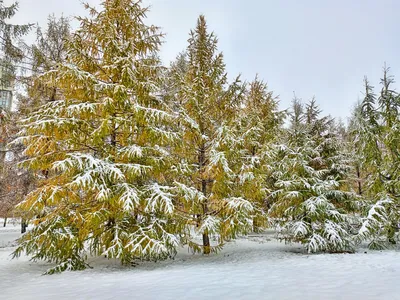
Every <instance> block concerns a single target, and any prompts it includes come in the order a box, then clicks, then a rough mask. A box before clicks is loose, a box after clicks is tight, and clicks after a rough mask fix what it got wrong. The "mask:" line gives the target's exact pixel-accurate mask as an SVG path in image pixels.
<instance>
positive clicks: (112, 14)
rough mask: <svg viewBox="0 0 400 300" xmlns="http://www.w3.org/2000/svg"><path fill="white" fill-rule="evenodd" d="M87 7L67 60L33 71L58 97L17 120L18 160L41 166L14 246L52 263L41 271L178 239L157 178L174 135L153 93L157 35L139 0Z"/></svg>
mask: <svg viewBox="0 0 400 300" xmlns="http://www.w3.org/2000/svg"><path fill="white" fill-rule="evenodd" d="M85 6H86V9H88V11H89V12H90V16H89V17H87V18H78V20H79V21H80V28H79V29H78V30H77V31H76V32H75V33H74V34H73V36H72V38H71V40H70V41H69V42H68V43H67V51H68V54H67V58H66V62H65V63H60V64H58V65H57V66H56V68H54V69H53V70H51V71H49V72H46V73H45V74H44V75H43V76H42V77H41V80H42V81H43V82H45V83H47V84H51V85H53V86H55V87H57V88H58V89H59V90H60V91H61V92H62V95H63V98H62V99H61V100H55V101H50V102H48V103H47V104H45V105H44V106H42V107H41V108H40V109H39V110H37V111H36V112H33V113H32V114H31V115H30V116H29V117H28V118H27V119H25V120H24V121H23V122H22V123H23V128H24V129H23V130H22V132H21V137H20V141H23V142H24V143H25V145H26V147H27V148H26V151H25V154H26V155H27V156H28V159H27V160H26V161H25V162H24V165H25V166H26V167H28V168H29V169H31V170H34V171H40V170H49V174H48V176H47V177H46V178H42V180H41V182H40V183H39V186H38V188H37V189H35V190H34V191H33V192H31V193H30V194H29V195H28V196H27V197H26V199H25V201H23V202H22V203H21V204H20V205H19V206H18V209H20V210H21V211H24V212H26V213H27V214H29V216H30V220H31V222H32V223H33V224H35V226H34V227H33V229H32V230H30V231H29V232H28V233H26V234H25V235H24V236H23V237H22V238H21V239H20V241H19V246H18V247H17V249H16V250H15V252H14V255H15V256H18V255H20V254H21V253H22V252H26V253H27V254H28V255H30V256H31V257H32V259H33V260H46V261H51V262H55V263H57V265H56V266H55V267H54V268H52V269H50V270H49V271H48V272H49V273H53V272H57V271H63V270H77V269H83V268H85V267H86V266H87V258H88V257H89V256H100V255H104V256H106V257H108V258H117V259H119V260H121V261H122V262H123V263H130V262H131V261H132V260H133V259H135V258H142V259H159V258H165V257H168V256H170V255H173V254H174V252H175V249H176V246H177V243H178V240H177V239H176V237H175V235H174V234H173V233H174V227H175V226H176V225H175V222H173V220H172V218H171V216H172V215H173V213H174V205H173V199H172V193H171V188H170V187H168V186H167V185H166V179H165V178H164V171H165V169H167V168H170V166H169V162H168V152H167V147H166V145H167V144H169V143H170V142H171V140H172V139H174V138H175V136H176V135H175V133H174V132H172V131H169V130H168V128H170V126H168V123H169V122H171V121H172V117H171V115H170V114H168V113H167V112H166V110H165V109H164V105H163V103H162V101H161V100H160V98H159V97H158V96H157V91H158V89H159V84H160V80H159V76H160V74H161V64H160V61H159V59H158V56H157V54H158V50H159V47H160V44H161V39H162V34H161V33H160V31H159V28H158V27H155V26H149V25H146V24H145V23H144V19H145V17H146V12H147V8H143V7H142V6H141V2H140V1H133V0H104V1H103V2H102V8H101V10H97V9H95V8H93V7H90V6H89V5H85Z"/></svg>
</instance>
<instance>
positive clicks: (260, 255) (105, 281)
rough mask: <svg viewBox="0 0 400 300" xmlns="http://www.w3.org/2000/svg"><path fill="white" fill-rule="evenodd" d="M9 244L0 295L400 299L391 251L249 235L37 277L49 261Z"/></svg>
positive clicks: (3, 254)
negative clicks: (196, 250)
mask: <svg viewBox="0 0 400 300" xmlns="http://www.w3.org/2000/svg"><path fill="white" fill-rule="evenodd" d="M17 228H18V227H17ZM18 229H19V228H18ZM10 232H11V233H13V234H14V236H18V230H17V229H16V228H14V231H13V230H10V231H8V234H10ZM4 236H7V231H3V230H1V231H0V240H2V239H3V238H4ZM6 239H7V237H6ZM13 249H14V248H13V247H3V248H1V247H0V298H1V299H174V300H175V299H296V300H299V299H300V300H301V299H308V300H309V299H363V300H368V299H400V287H399V285H398V280H399V278H400V277H399V275H400V253H399V252H397V251H383V252H379V251H378V252H371V251H368V253H367V254H366V253H364V251H366V250H362V251H361V250H360V252H359V253H356V254H330V255H329V254H323V255H322V254H321V255H308V254H305V253H304V252H303V251H302V250H301V248H300V247H299V246H298V245H291V246H289V245H285V244H281V243H278V242H277V241H275V240H270V238H268V237H265V236H253V237H249V238H247V239H239V240H237V241H236V242H232V243H229V244H228V245H227V246H226V247H225V249H224V251H223V252H222V253H220V254H218V255H211V256H201V255H194V256H193V255H191V254H189V253H187V252H185V251H182V253H179V254H178V256H177V257H176V259H175V260H169V261H163V262H159V263H142V264H140V265H139V266H137V267H135V268H133V267H121V266H120V264H119V263H118V262H117V261H114V260H106V259H102V258H100V259H95V260H92V261H91V265H92V266H93V267H94V268H93V269H88V270H85V271H81V272H66V273H62V274H56V275H51V276H42V275H41V274H42V273H43V272H44V271H45V270H46V269H48V268H49V266H50V265H48V264H46V263H32V262H29V260H28V259H27V258H26V257H22V258H20V259H18V260H11V259H10V257H9V255H10V253H11V252H12V250H13Z"/></svg>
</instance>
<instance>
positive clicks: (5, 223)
mask: <svg viewBox="0 0 400 300" xmlns="http://www.w3.org/2000/svg"><path fill="white" fill-rule="evenodd" d="M6 226H7V216H5V217H4V223H3V227H6Z"/></svg>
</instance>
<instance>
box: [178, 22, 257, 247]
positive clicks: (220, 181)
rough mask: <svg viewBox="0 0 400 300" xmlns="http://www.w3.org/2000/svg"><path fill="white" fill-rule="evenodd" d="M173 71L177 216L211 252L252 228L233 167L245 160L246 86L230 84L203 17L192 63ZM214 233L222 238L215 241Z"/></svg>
mask: <svg viewBox="0 0 400 300" xmlns="http://www.w3.org/2000/svg"><path fill="white" fill-rule="evenodd" d="M182 70H183V72H182ZM174 75H175V76H176V78H178V79H179V78H180V82H179V84H176V85H175V86H176V87H178V90H179V91H178V93H177V94H176V101H175V104H176V106H177V108H178V110H179V119H178V122H177V125H179V127H180V132H181V135H182V136H181V138H180V139H179V143H177V144H176V146H175V147H174V156H175V157H176V158H177V163H176V165H175V166H174V168H175V177H174V178H175V187H176V188H175V192H176V195H177V196H176V201H177V203H176V210H177V217H176V218H178V220H179V221H178V223H179V224H183V225H184V226H183V230H184V233H183V234H182V240H183V243H184V244H188V245H189V247H190V248H192V249H193V250H194V251H198V252H200V251H202V252H203V253H204V254H208V253H210V252H212V251H216V250H218V249H220V247H221V246H222V245H223V243H224V241H225V240H227V239H230V238H233V237H235V236H236V235H237V234H239V233H242V232H246V231H247V230H249V229H251V215H252V213H253V205H252V203H251V202H250V201H248V200H247V199H245V198H243V195H242V193H241V191H240V189H239V188H238V184H237V182H236V178H237V176H236V174H235V171H234V166H236V165H237V162H238V160H239V159H240V155H239V153H238V152H237V151H236V148H237V146H236V145H237V143H239V142H240V141H238V140H237V136H236V135H235V130H234V123H235V119H236V115H237V113H238V108H239V106H240V103H241V98H242V93H243V87H242V85H241V84H240V83H239V82H238V81H235V82H234V83H233V84H230V85H228V80H227V75H226V72H225V65H224V62H223V56H222V54H220V53H218V52H217V38H216V37H215V35H214V34H213V33H209V32H208V31H207V25H206V21H205V18H204V16H200V17H199V19H198V22H197V26H196V28H195V30H193V31H191V33H190V38H189V46H188V48H187V65H185V66H184V68H179V69H177V72H174ZM197 234H199V235H201V236H202V241H199V240H197V239H196V235H197ZM211 236H215V237H216V238H217V242H216V244H214V245H213V243H212V241H211V240H210V238H211Z"/></svg>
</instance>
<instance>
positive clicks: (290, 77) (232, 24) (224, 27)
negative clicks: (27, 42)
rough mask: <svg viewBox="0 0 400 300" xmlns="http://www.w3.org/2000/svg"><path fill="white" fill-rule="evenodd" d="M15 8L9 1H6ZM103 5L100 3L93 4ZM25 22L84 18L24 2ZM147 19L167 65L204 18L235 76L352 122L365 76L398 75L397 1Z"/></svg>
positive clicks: (313, 0)
mask: <svg viewBox="0 0 400 300" xmlns="http://www.w3.org/2000/svg"><path fill="white" fill-rule="evenodd" d="M5 2H6V3H10V2H11V0H6V1H5ZM86 2H89V3H91V4H94V5H97V4H99V3H100V0H87V1H86ZM19 3H20V11H19V13H18V16H17V17H16V20H18V21H19V22H25V23H27V22H34V23H36V22H38V23H39V24H41V25H45V24H46V18H47V16H48V15H49V14H51V13H54V14H55V15H56V16H61V15H62V14H64V16H73V15H82V14H85V11H84V9H83V6H82V5H81V1H80V0H19ZM144 3H145V4H146V5H147V4H149V5H151V6H152V9H151V13H150V14H149V22H151V23H153V24H154V25H158V26H161V27H162V28H163V32H164V33H166V34H167V36H166V43H165V44H164V46H163V48H162V53H161V56H162V58H163V59H164V61H165V62H166V63H168V62H169V61H170V60H172V59H174V58H175V56H176V55H177V54H178V53H179V52H180V51H182V50H183V49H185V47H186V42H187V38H188V32H189V30H190V29H191V28H193V27H194V26H195V24H196V19H197V17H198V15H199V14H205V16H206V18H207V21H208V24H209V29H210V30H213V31H215V33H216V34H217V36H218V38H219V49H220V51H222V52H223V53H224V55H225V62H226V64H227V70H228V72H229V74H230V76H231V77H234V76H235V75H236V74H238V73H241V74H242V76H243V78H244V79H247V80H251V79H253V78H254V76H255V74H256V73H258V74H259V76H260V77H261V78H263V79H264V80H266V81H267V82H268V84H269V87H270V89H272V90H273V91H274V92H275V94H277V95H280V99H281V107H282V108H286V107H287V106H288V105H289V103H290V101H291V99H292V97H293V91H295V92H296V95H297V96H298V97H300V98H302V99H303V100H308V99H310V98H311V97H312V96H314V95H315V96H316V98H317V101H318V103H319V104H320V106H321V108H322V109H323V110H324V112H325V113H329V114H331V115H333V116H336V117H342V118H343V119H346V117H347V116H349V114H350V110H351V108H352V107H353V105H354V103H355V102H356V101H357V99H358V98H360V97H362V95H361V93H360V91H361V90H362V81H363V77H364V75H367V76H368V77H369V78H370V79H371V81H372V83H373V84H374V85H376V86H378V83H379V78H380V75H381V69H382V66H383V64H384V62H385V61H386V62H387V63H388V65H389V66H390V67H391V69H392V73H393V74H397V75H399V76H400V59H399V53H400V51H399V50H400V49H399V48H400V40H399V33H400V18H399V17H398V12H399V11H400V1H398V0H323V1H321V0H303V1H298V0H280V1H278V0H144Z"/></svg>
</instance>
